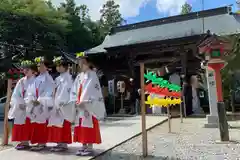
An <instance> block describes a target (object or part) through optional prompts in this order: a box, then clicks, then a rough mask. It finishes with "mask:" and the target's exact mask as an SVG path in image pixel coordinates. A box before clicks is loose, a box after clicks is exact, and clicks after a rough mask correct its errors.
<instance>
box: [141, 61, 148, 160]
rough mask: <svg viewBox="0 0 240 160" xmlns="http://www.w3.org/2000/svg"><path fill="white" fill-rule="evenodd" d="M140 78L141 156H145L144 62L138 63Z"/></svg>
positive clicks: (146, 149) (146, 151) (146, 147)
mask: <svg viewBox="0 0 240 160" xmlns="http://www.w3.org/2000/svg"><path fill="white" fill-rule="evenodd" d="M140 80H141V116H142V118H141V119H142V150H143V157H146V156H147V155H148V146H147V130H146V108H145V91H144V63H140Z"/></svg>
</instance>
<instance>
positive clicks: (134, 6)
mask: <svg viewBox="0 0 240 160" xmlns="http://www.w3.org/2000/svg"><path fill="white" fill-rule="evenodd" d="M52 1H53V3H54V4H55V5H59V3H61V2H64V1H65V0H52ZM106 1H107V0H75V2H76V4H77V5H82V4H85V5H87V6H88V8H89V14H90V16H91V19H92V20H99V19H100V13H99V11H100V9H101V8H102V6H103V4H105V3H106ZM114 1H115V2H116V3H117V4H119V6H120V8H119V10H120V13H121V14H122V16H123V17H124V19H125V20H127V23H135V22H141V21H147V20H151V19H157V18H161V17H166V16H171V15H176V14H179V13H180V11H181V6H182V5H183V4H184V3H185V2H186V1H187V2H188V3H190V4H191V5H192V8H193V11H199V10H201V9H202V0H114ZM204 1H205V2H204V3H205V5H204V8H205V9H210V8H217V7H222V6H226V5H230V4H234V7H233V8H234V10H236V2H235V1H236V0H204Z"/></svg>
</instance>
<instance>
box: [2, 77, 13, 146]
mask: <svg viewBox="0 0 240 160" xmlns="http://www.w3.org/2000/svg"><path fill="white" fill-rule="evenodd" d="M11 94H12V79H8V86H7V100H6V103H5V105H4V124H3V127H4V128H3V142H2V145H8V137H9V125H8V111H9V106H10V100H11Z"/></svg>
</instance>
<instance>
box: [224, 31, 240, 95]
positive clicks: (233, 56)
mask: <svg viewBox="0 0 240 160" xmlns="http://www.w3.org/2000/svg"><path fill="white" fill-rule="evenodd" d="M225 38H226V39H228V40H229V42H230V43H231V45H232V48H233V49H232V51H231V52H230V53H229V55H228V56H226V61H227V66H226V67H225V68H224V69H223V70H222V80H223V92H224V97H225V98H229V97H228V96H229V95H230V90H231V89H232V83H233V82H232V74H234V72H235V71H237V70H239V69H240V66H239V62H240V35H232V36H226V37H225Z"/></svg>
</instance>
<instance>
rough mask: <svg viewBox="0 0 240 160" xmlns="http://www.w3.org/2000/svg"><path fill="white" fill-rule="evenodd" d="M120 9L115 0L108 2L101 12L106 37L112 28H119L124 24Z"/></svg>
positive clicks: (101, 23)
mask: <svg viewBox="0 0 240 160" xmlns="http://www.w3.org/2000/svg"><path fill="white" fill-rule="evenodd" d="M119 7H120V6H119V5H118V4H116V3H115V1H114V0H108V1H107V2H106V3H105V4H104V5H103V7H102V9H101V10H100V13H101V19H100V25H101V28H102V31H103V33H104V35H106V34H108V33H109V31H110V30H111V28H112V27H116V26H119V25H121V24H122V23H123V22H124V19H123V18H122V15H121V13H120V12H119Z"/></svg>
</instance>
